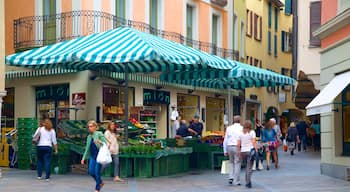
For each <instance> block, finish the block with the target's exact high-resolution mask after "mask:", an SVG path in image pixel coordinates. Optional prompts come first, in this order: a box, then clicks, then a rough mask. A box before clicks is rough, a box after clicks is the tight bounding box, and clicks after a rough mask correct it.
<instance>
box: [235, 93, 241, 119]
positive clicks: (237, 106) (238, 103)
mask: <svg viewBox="0 0 350 192" xmlns="http://www.w3.org/2000/svg"><path fill="white" fill-rule="evenodd" d="M233 115H241V99H240V98H239V97H233Z"/></svg>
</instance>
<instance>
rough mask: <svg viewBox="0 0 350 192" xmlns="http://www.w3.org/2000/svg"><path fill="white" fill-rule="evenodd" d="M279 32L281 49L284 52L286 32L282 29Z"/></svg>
mask: <svg viewBox="0 0 350 192" xmlns="http://www.w3.org/2000/svg"><path fill="white" fill-rule="evenodd" d="M281 33H282V35H281V45H282V51H283V52H285V51H286V48H285V35H286V34H285V32H284V31H282V32H281Z"/></svg>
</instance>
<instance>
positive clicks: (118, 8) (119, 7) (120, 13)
mask: <svg viewBox="0 0 350 192" xmlns="http://www.w3.org/2000/svg"><path fill="white" fill-rule="evenodd" d="M125 7H126V6H125V0H116V1H115V15H116V16H117V17H120V18H125V15H126V14H125Z"/></svg>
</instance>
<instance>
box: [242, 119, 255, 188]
mask: <svg viewBox="0 0 350 192" xmlns="http://www.w3.org/2000/svg"><path fill="white" fill-rule="evenodd" d="M252 127H253V125H252V123H251V122H250V121H249V120H247V121H245V123H244V125H243V132H242V133H241V134H240V135H239V137H238V140H237V150H238V153H239V156H240V158H241V159H242V161H245V162H247V164H246V173H245V180H246V185H245V186H246V187H247V188H252V182H251V177H252V173H253V170H252V166H253V161H254V158H255V157H252V156H251V154H254V156H255V154H256V153H257V152H258V148H257V146H256V141H255V132H254V131H253V130H252ZM252 150H255V153H252V152H254V151H252Z"/></svg>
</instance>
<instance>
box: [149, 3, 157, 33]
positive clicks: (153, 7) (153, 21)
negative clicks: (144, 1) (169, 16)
mask: <svg viewBox="0 0 350 192" xmlns="http://www.w3.org/2000/svg"><path fill="white" fill-rule="evenodd" d="M149 24H150V25H151V26H152V27H153V28H158V0H150V1H149Z"/></svg>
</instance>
